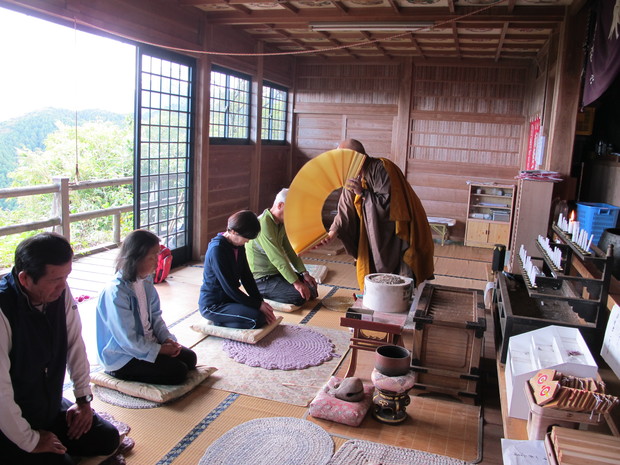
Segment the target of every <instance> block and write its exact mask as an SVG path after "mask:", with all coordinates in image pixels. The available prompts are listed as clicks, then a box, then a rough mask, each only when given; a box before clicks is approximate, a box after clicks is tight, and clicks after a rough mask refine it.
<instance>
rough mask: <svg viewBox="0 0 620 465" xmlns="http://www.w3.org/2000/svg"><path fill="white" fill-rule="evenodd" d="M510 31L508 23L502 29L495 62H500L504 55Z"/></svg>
mask: <svg viewBox="0 0 620 465" xmlns="http://www.w3.org/2000/svg"><path fill="white" fill-rule="evenodd" d="M507 30H508V23H506V24H504V28H503V29H502V33H501V34H500V37H499V40H498V41H497V52H496V53H495V61H499V59H500V57H501V55H502V47H503V46H504V40H506V31H507Z"/></svg>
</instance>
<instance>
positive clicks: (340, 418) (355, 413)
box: [308, 376, 374, 426]
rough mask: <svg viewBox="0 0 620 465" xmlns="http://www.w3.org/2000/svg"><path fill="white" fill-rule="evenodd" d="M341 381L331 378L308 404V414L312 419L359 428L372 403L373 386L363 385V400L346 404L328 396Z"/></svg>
mask: <svg viewBox="0 0 620 465" xmlns="http://www.w3.org/2000/svg"><path fill="white" fill-rule="evenodd" d="M342 380H343V378H339V377H337V376H332V377H331V378H330V379H329V381H328V382H327V384H325V386H323V387H322V388H321V390H320V391H319V392H318V394H317V395H316V397H315V398H314V400H312V402H310V406H309V408H308V413H309V414H310V415H311V416H313V417H314V418H322V419H324V420H330V421H334V422H336V423H342V424H344V425H349V426H359V424H360V423H361V422H362V420H363V419H364V417H365V416H366V413H367V412H368V409H369V407H370V404H371V403H372V393H373V391H374V386H373V385H372V384H364V399H363V400H361V401H359V402H347V401H346V400H341V399H338V398H336V397H334V395H333V394H330V391H332V390H334V389H335V387H336V386H338V385H339V384H340V383H341V382H342Z"/></svg>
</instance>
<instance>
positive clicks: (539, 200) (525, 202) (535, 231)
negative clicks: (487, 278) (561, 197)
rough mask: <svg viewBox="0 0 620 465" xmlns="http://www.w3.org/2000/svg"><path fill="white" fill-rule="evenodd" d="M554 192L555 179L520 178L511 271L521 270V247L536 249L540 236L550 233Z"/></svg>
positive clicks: (510, 262)
mask: <svg viewBox="0 0 620 465" xmlns="http://www.w3.org/2000/svg"><path fill="white" fill-rule="evenodd" d="M552 195H553V182H551V181H532V180H527V179H520V180H519V184H518V186H517V199H516V204H515V214H514V220H513V223H514V227H513V228H512V239H511V241H510V245H509V247H508V248H509V249H510V259H509V261H508V271H510V272H512V273H517V274H518V273H520V272H521V266H520V265H519V260H518V259H517V257H518V255H519V249H520V248H521V246H522V245H523V247H525V250H527V251H528V252H529V251H532V252H533V251H534V250H536V240H537V238H538V236H539V235H540V236H546V235H547V232H548V229H549V215H550V213H551V201H552Z"/></svg>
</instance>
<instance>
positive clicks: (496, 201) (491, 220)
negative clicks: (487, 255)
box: [465, 183, 516, 247]
mask: <svg viewBox="0 0 620 465" xmlns="http://www.w3.org/2000/svg"><path fill="white" fill-rule="evenodd" d="M515 190H516V189H515V186H514V185H513V184H496V183H480V184H476V183H470V184H469V199H468V202H467V204H468V205H467V210H468V211H467V222H466V224H465V245H468V246H473V247H493V246H494V245H495V244H504V245H506V247H508V245H509V241H510V226H511V224H512V215H513V210H514V199H515Z"/></svg>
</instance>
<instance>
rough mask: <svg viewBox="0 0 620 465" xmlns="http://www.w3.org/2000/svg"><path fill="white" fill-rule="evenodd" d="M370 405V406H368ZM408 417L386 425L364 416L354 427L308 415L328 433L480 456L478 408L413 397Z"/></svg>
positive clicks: (460, 456)
mask: <svg viewBox="0 0 620 465" xmlns="http://www.w3.org/2000/svg"><path fill="white" fill-rule="evenodd" d="M371 408H372V406H371ZM407 414H408V417H407V419H406V420H405V421H404V422H402V423H399V424H398V425H386V424H383V423H380V422H378V421H376V420H375V419H374V418H372V415H370V414H369V415H367V416H366V418H365V419H364V421H362V423H361V424H360V425H359V426H357V427H353V426H347V425H343V424H340V423H334V422H332V421H327V420H321V419H317V418H313V417H311V416H309V415H308V416H307V417H306V418H307V419H308V420H310V421H312V422H314V423H316V424H318V425H319V426H321V427H322V428H323V429H325V430H326V431H327V432H328V433H329V434H331V435H336V436H341V437H344V438H348V439H364V440H367V441H374V442H380V443H383V444H388V445H392V446H397V447H405V448H408V449H417V450H422V451H426V452H431V453H433V454H439V455H447V456H448V457H453V458H457V459H462V460H466V461H468V462H469V461H474V460H476V459H477V458H478V456H479V448H478V443H479V435H480V433H481V431H480V428H481V426H482V425H481V422H480V407H478V406H473V405H465V404H462V403H460V402H456V401H454V402H453V401H449V400H443V399H436V398H433V397H412V398H411V404H410V405H409V406H408V407H407Z"/></svg>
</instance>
